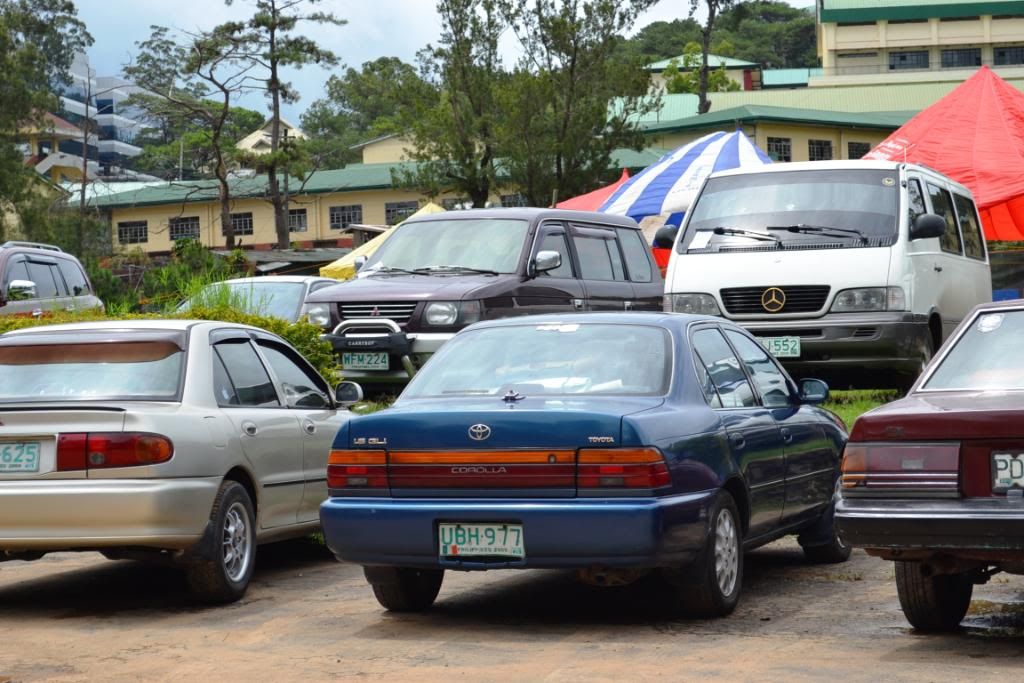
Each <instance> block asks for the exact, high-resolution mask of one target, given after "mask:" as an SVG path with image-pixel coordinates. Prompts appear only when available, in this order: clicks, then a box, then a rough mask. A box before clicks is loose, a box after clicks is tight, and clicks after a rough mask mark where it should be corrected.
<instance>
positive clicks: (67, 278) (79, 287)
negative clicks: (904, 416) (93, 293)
mask: <svg viewBox="0 0 1024 683" xmlns="http://www.w3.org/2000/svg"><path fill="white" fill-rule="evenodd" d="M57 264H58V265H59V267H60V272H61V275H63V276H64V282H66V283H67V285H68V292H70V294H71V296H85V295H86V294H89V292H90V289H89V279H88V278H87V277H86V276H85V273H84V272H82V269H81V267H79V265H78V264H77V263H75V262H74V261H68V260H66V259H61V260H60V261H58V262H57Z"/></svg>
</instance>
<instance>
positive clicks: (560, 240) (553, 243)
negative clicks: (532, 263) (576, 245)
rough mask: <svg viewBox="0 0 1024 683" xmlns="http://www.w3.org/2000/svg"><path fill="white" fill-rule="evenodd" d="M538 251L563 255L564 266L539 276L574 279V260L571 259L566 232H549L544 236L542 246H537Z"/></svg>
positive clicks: (541, 241)
mask: <svg viewBox="0 0 1024 683" xmlns="http://www.w3.org/2000/svg"><path fill="white" fill-rule="evenodd" d="M537 251H538V252H541V251H557V252H558V253H559V254H561V255H562V265H560V266H558V267H557V268H555V269H553V270H545V271H544V272H542V273H538V275H540V276H541V277H563V278H571V277H572V259H570V258H569V244H568V243H567V242H566V241H565V233H564V232H549V233H547V234H546V235H544V236H543V237H542V238H541V240H540V244H538V245H537Z"/></svg>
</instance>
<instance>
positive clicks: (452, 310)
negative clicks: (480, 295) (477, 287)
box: [423, 301, 481, 327]
mask: <svg viewBox="0 0 1024 683" xmlns="http://www.w3.org/2000/svg"><path fill="white" fill-rule="evenodd" d="M480 313H481V306H480V302H479V301H431V302H430V303H428V304H427V306H426V308H424V309H423V323H424V324H425V325H429V326H431V327H451V326H452V325H469V324H471V323H475V322H477V321H479V320H480Z"/></svg>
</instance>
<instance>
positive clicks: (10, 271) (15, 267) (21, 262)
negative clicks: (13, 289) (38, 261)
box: [4, 256, 29, 295]
mask: <svg viewBox="0 0 1024 683" xmlns="http://www.w3.org/2000/svg"><path fill="white" fill-rule="evenodd" d="M28 279H29V278H28V267H27V266H26V265H25V259H24V257H20V256H15V257H13V258H11V259H10V260H9V261H8V262H7V272H6V273H4V294H5V295H6V294H7V289H8V288H9V287H10V285H11V283H12V282H14V281H15V280H28Z"/></svg>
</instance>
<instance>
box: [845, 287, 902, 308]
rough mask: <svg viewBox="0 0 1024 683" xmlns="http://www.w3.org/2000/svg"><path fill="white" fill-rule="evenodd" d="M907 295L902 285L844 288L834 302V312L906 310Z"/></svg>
mask: <svg viewBox="0 0 1024 683" xmlns="http://www.w3.org/2000/svg"><path fill="white" fill-rule="evenodd" d="M906 309H907V297H906V295H905V294H904V293H903V288H902V287H860V288H858V289H844V290H843V291H841V292H839V293H838V294H836V298H835V301H833V302H832V308H831V309H829V310H831V311H832V312H833V313H855V312H861V311H905V310H906Z"/></svg>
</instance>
